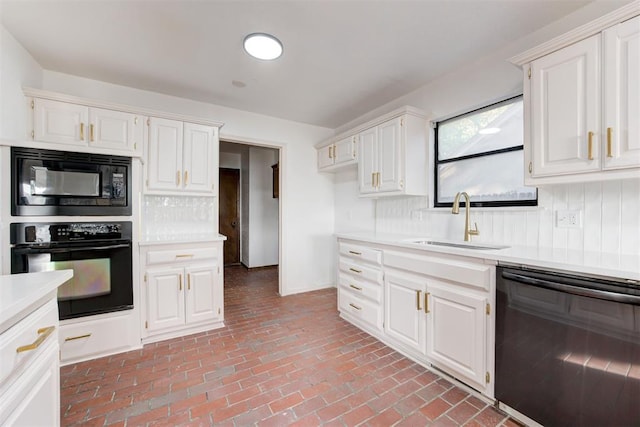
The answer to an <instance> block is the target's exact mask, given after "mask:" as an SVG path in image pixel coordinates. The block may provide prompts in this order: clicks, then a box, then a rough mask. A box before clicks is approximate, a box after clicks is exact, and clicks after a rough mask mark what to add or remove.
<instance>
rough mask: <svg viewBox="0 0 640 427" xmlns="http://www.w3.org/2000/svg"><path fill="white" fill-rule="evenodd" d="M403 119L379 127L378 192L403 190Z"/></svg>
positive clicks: (393, 120) (390, 121)
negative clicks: (401, 131)
mask: <svg viewBox="0 0 640 427" xmlns="http://www.w3.org/2000/svg"><path fill="white" fill-rule="evenodd" d="M401 126H402V118H400V117H398V118H396V119H392V120H389V121H388V122H385V123H383V124H381V125H379V126H378V153H379V154H378V172H379V176H378V179H379V182H378V183H377V184H378V191H379V192H386V191H398V190H401V189H402V186H403V185H404V183H403V182H402V178H401V175H402V170H401V168H402V164H401V158H402V153H401V149H402V144H401V141H400V138H401V133H400V130H401Z"/></svg>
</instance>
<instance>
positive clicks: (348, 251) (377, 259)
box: [340, 242, 382, 265]
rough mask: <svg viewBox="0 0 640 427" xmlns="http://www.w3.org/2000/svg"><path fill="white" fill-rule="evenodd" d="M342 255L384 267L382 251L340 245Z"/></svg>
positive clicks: (352, 245)
mask: <svg viewBox="0 0 640 427" xmlns="http://www.w3.org/2000/svg"><path fill="white" fill-rule="evenodd" d="M340 255H343V256H345V257H350V258H353V259H358V260H362V261H366V262H370V263H372V264H375V265H382V251H379V250H377V249H371V248H368V247H366V246H360V245H354V244H351V243H342V242H341V243H340Z"/></svg>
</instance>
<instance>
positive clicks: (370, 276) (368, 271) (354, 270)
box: [340, 257, 383, 285]
mask: <svg viewBox="0 0 640 427" xmlns="http://www.w3.org/2000/svg"><path fill="white" fill-rule="evenodd" d="M340 270H341V271H342V272H344V273H346V274H350V275H352V276H353V277H356V278H360V279H361V280H369V281H371V282H374V283H378V284H380V285H382V279H383V276H382V270H380V269H377V268H374V267H372V266H367V265H363V264H362V263H359V262H356V261H354V260H350V259H346V258H343V257H340Z"/></svg>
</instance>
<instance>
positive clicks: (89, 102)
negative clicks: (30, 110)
mask: <svg viewBox="0 0 640 427" xmlns="http://www.w3.org/2000/svg"><path fill="white" fill-rule="evenodd" d="M22 90H23V92H24V94H25V96H27V97H33V98H44V99H50V100H53V101H61V102H68V103H70V104H79V105H86V106H87V107H96V108H105V109H107V110H117V111H123V112H126V113H132V114H139V115H142V116H152V117H160V118H163V119H169V120H178V121H181V122H189V123H196V124H200V125H205V126H213V127H217V128H221V127H222V126H224V123H222V122H218V121H215V120H210V119H207V118H204V117H194V116H187V115H184V114H176V113H167V112H166V111H158V110H151V109H148V108H140V107H132V106H130V105H124V104H116V103H113V102H106V101H96V100H93V99H87V98H81V97H78V96H73V95H67V94H62V93H58V92H51V91H48V90H41V89H33V88H29V87H23V88H22Z"/></svg>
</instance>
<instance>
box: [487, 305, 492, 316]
mask: <svg viewBox="0 0 640 427" xmlns="http://www.w3.org/2000/svg"><path fill="white" fill-rule="evenodd" d="M490 314H491V304H489V303H487V316H488V315H490Z"/></svg>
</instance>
